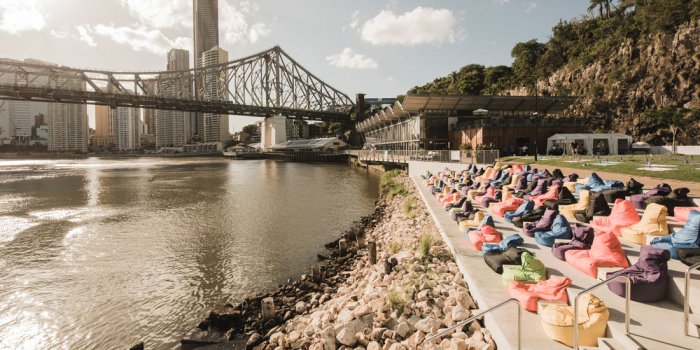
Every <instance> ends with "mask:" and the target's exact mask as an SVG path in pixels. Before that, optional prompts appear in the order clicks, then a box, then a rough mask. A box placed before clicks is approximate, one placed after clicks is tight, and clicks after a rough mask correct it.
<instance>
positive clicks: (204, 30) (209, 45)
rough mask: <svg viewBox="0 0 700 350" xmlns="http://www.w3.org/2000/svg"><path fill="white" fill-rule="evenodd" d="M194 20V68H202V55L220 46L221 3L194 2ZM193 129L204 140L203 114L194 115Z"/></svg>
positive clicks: (198, 86)
mask: <svg viewBox="0 0 700 350" xmlns="http://www.w3.org/2000/svg"><path fill="white" fill-rule="evenodd" d="M192 10H193V16H192V18H193V19H194V25H193V29H194V35H193V39H194V66H195V68H199V67H201V58H202V55H203V54H204V53H205V52H207V51H209V50H211V49H213V48H215V47H218V46H219V1H218V0H193V4H192ZM194 85H195V86H194V95H195V97H200V90H201V88H202V86H201V82H200V81H199V79H195V82H194ZM192 119H193V128H194V133H195V134H196V136H197V137H198V138H199V139H200V140H202V139H203V128H204V117H203V115H202V113H192Z"/></svg>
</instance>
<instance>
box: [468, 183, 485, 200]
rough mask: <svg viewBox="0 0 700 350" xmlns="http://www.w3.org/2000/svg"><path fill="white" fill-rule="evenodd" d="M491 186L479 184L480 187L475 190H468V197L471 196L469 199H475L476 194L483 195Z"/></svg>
mask: <svg viewBox="0 0 700 350" xmlns="http://www.w3.org/2000/svg"><path fill="white" fill-rule="evenodd" d="M489 187H491V185H488V184H486V185H481V186H479V188H477V189H475V190H469V191H467V198H469V200H470V201H471V200H474V197H476V196H483V195H485V194H486V191H488V189H489Z"/></svg>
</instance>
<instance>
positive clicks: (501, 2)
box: [493, 0, 510, 6]
mask: <svg viewBox="0 0 700 350" xmlns="http://www.w3.org/2000/svg"><path fill="white" fill-rule="evenodd" d="M509 2H510V0H493V3H494V4H496V5H498V6H503V5H505V4H507V3H509Z"/></svg>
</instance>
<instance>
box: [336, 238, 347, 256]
mask: <svg viewBox="0 0 700 350" xmlns="http://www.w3.org/2000/svg"><path fill="white" fill-rule="evenodd" d="M347 251H348V241H346V240H345V238H343V239H341V240H339V241H338V253H339V254H340V256H345V253H347Z"/></svg>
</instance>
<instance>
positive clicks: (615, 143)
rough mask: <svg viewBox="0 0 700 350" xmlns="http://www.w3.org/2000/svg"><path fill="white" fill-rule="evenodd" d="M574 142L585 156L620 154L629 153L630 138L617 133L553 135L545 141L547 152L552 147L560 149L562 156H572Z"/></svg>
mask: <svg viewBox="0 0 700 350" xmlns="http://www.w3.org/2000/svg"><path fill="white" fill-rule="evenodd" d="M574 142H575V143H576V144H577V145H578V147H579V149H581V148H583V149H584V150H585V151H586V152H585V153H586V154H593V153H599V154H620V153H627V152H629V150H630V147H631V146H632V137H631V136H628V135H625V134H619V133H605V134H603V133H601V134H554V135H552V136H551V137H549V138H548V139H547V150H548V152H549V150H551V149H552V147H560V148H562V149H563V150H564V154H567V155H573V154H574V150H573V146H572V143H574Z"/></svg>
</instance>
